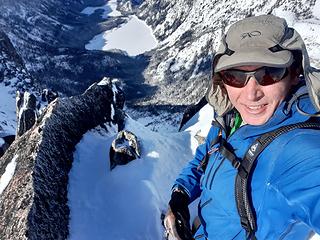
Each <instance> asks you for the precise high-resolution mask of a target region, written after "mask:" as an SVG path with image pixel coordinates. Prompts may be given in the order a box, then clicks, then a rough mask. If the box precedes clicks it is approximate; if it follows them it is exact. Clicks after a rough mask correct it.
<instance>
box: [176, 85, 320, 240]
mask: <svg viewBox="0 0 320 240" xmlns="http://www.w3.org/2000/svg"><path fill="white" fill-rule="evenodd" d="M302 88H304V87H302ZM299 91H303V89H300V90H299ZM297 104H299V107H300V108H301V109H303V110H304V111H306V112H309V113H315V112H316V111H315V109H314V107H313V105H312V104H311V102H310V99H309V98H308V97H305V98H300V99H299V101H295V102H294V104H293V105H292V106H291V108H289V109H288V102H287V101H284V102H282V104H280V106H279V107H278V108H277V110H276V112H275V113H274V115H273V116H272V118H271V119H269V121H268V122H267V123H265V124H264V125H260V126H252V125H244V126H242V127H240V128H239V129H238V130H237V131H236V132H234V133H233V134H232V135H231V136H229V137H228V138H227V141H228V143H229V144H230V145H231V146H232V147H233V148H234V149H235V154H236V155H237V156H238V157H240V158H242V157H243V156H244V154H245V152H246V151H247V149H248V147H249V146H250V145H251V144H252V143H253V141H254V140H255V139H256V138H257V137H258V136H260V135H261V134H263V133H266V132H269V131H272V130H274V129H276V128H278V127H281V126H284V125H288V124H292V123H297V122H304V121H306V120H307V119H308V118H309V117H308V116H305V115H302V114H301V113H300V112H299V111H297V108H296V105H297ZM289 107H290V106H289ZM218 131H219V128H218V127H217V126H214V125H213V126H212V127H211V129H210V131H209V133H208V136H207V139H206V142H205V143H204V144H203V145H200V146H199V147H198V149H197V151H196V155H195V157H194V159H193V160H192V161H190V162H189V163H188V164H187V166H186V167H185V168H184V169H183V170H182V172H181V174H180V175H179V176H178V178H177V180H176V182H175V185H180V187H182V188H184V189H185V191H186V193H187V194H188V195H189V197H190V202H192V201H193V200H195V199H196V198H198V197H200V202H199V208H198V214H199V217H200V220H201V223H202V225H201V227H200V228H199V230H198V231H197V233H196V235H195V236H198V237H199V238H196V239H210V240H214V239H219V240H223V239H226V240H231V239H245V231H244V230H243V229H242V227H241V224H240V218H239V215H238V212H237V207H236V203H235V196H234V188H235V186H234V185H235V176H236V173H237V170H236V169H234V167H233V166H232V165H231V163H230V161H228V160H226V159H225V158H224V157H223V156H222V155H221V154H220V153H219V152H214V153H213V154H211V156H210V158H209V161H208V165H207V167H206V170H205V172H203V171H202V170H198V169H197V167H198V166H199V164H200V161H201V160H202V158H203V156H204V155H205V154H206V153H207V152H208V151H209V150H210V149H209V148H210V142H211V141H212V139H213V138H215V137H216V136H217V134H218ZM223 137H225V138H226V133H225V132H224V133H223ZM216 147H218V144H216V145H215V146H213V148H216ZM251 188H252V189H251V192H252V199H253V206H254V209H255V211H256V215H257V232H256V237H257V239H259V240H261V239H272V240H274V239H294V240H300V239H307V238H308V236H309V235H310V233H311V232H312V231H315V232H317V233H320V131H319V130H314V129H297V130H293V131H290V132H288V133H286V134H283V135H281V136H280V137H278V138H277V139H275V140H274V141H273V142H272V143H271V144H270V145H269V146H268V147H267V148H266V149H265V150H264V151H263V152H262V153H261V154H260V156H259V157H258V159H257V165H256V168H255V170H254V173H253V176H252V180H251ZM200 236H202V237H200Z"/></svg>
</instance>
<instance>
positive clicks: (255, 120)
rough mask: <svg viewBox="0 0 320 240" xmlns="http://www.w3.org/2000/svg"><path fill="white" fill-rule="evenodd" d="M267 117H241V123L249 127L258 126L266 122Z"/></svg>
mask: <svg viewBox="0 0 320 240" xmlns="http://www.w3.org/2000/svg"><path fill="white" fill-rule="evenodd" d="M268 119H269V118H267V117H243V121H244V122H245V123H247V124H249V125H253V126H259V125H263V124H265V123H266V122H267V121H268Z"/></svg>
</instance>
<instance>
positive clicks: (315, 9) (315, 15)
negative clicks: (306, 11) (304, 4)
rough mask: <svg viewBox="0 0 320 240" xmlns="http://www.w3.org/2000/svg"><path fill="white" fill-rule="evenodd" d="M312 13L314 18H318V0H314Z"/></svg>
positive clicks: (319, 11)
mask: <svg viewBox="0 0 320 240" xmlns="http://www.w3.org/2000/svg"><path fill="white" fill-rule="evenodd" d="M312 14H313V16H314V17H315V18H318V19H320V0H316V2H315V4H314V7H313V12H312Z"/></svg>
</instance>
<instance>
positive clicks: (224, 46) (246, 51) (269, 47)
mask: <svg viewBox="0 0 320 240" xmlns="http://www.w3.org/2000/svg"><path fill="white" fill-rule="evenodd" d="M287 30H288V26H287V23H286V21H285V20H284V19H283V18H279V17H276V16H274V15H262V16H258V17H249V18H245V19H243V20H241V21H239V22H236V23H235V24H233V25H231V27H230V28H229V30H228V32H227V33H226V35H225V36H224V38H223V39H222V41H221V45H220V47H219V50H218V52H217V54H218V55H220V57H219V59H218V62H217V64H216V66H215V69H214V71H215V72H219V71H221V70H224V69H228V68H233V67H237V66H243V65H262V66H270V67H287V66H289V65H290V64H291V63H292V61H293V56H292V54H291V52H290V51H288V50H285V49H283V48H282V47H281V46H280V44H281V43H282V41H283V40H284V39H285V38H286V35H287V34H290V33H289V32H288V31H287ZM291 35H292V34H291Z"/></svg>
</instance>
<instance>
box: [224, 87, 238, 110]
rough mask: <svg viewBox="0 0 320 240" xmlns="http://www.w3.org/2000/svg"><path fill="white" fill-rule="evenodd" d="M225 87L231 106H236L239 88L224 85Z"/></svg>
mask: <svg viewBox="0 0 320 240" xmlns="http://www.w3.org/2000/svg"><path fill="white" fill-rule="evenodd" d="M225 89H226V90H227V94H228V97H229V100H230V102H231V103H232V104H233V106H236V102H237V99H238V98H239V97H240V95H241V88H233V87H229V86H227V85H225Z"/></svg>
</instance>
